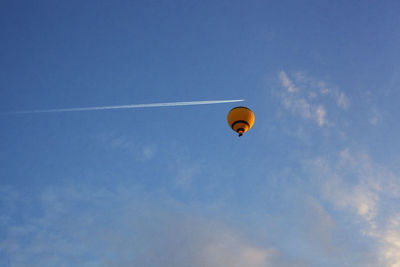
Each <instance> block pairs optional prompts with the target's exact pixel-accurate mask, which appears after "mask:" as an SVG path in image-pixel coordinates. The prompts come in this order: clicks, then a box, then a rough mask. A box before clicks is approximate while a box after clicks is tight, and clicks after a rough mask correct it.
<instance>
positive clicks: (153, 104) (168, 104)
mask: <svg viewBox="0 0 400 267" xmlns="http://www.w3.org/2000/svg"><path fill="white" fill-rule="evenodd" d="M242 101H244V99H234V100H205V101H188V102H167V103H151V104H133V105H119V106H101V107H82V108H60V109H43V110H22V111H13V112H7V113H4V114H33V113H55V112H76V111H94V110H109V109H133V108H155V107H177V106H195V105H211V104H224V103H234V102H242Z"/></svg>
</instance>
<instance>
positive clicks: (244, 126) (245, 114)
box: [228, 107, 254, 136]
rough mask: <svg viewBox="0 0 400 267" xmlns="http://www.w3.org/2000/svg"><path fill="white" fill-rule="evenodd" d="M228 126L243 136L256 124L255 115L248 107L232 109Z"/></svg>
mask: <svg viewBox="0 0 400 267" xmlns="http://www.w3.org/2000/svg"><path fill="white" fill-rule="evenodd" d="M228 124H229V126H230V127H231V128H232V130H234V131H235V132H237V133H238V134H239V136H242V135H243V133H245V132H247V131H248V130H250V128H251V126H253V124H254V114H253V111H251V109H249V108H246V107H235V108H233V109H231V111H229V113H228Z"/></svg>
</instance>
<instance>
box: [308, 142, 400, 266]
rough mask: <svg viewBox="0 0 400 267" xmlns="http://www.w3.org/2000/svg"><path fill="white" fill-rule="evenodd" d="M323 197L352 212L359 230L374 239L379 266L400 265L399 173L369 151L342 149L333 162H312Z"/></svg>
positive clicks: (318, 160) (324, 160)
mask: <svg viewBox="0 0 400 267" xmlns="http://www.w3.org/2000/svg"><path fill="white" fill-rule="evenodd" d="M312 166H313V170H314V171H315V180H314V182H316V183H318V184H319V185H320V189H321V191H320V192H321V196H322V198H323V199H325V200H327V201H329V202H330V203H332V204H333V205H334V206H335V207H336V209H338V210H341V211H344V212H349V215H350V216H354V219H355V222H357V224H359V226H360V228H359V229H360V232H359V233H360V234H362V235H364V236H366V237H369V238H371V239H373V240H375V246H376V247H377V251H378V252H379V255H378V258H376V261H377V262H379V263H380V264H381V265H380V266H400V223H399V219H400V208H399V207H398V206H397V205H396V203H398V201H399V200H400V177H398V176H396V175H395V174H394V173H393V172H391V171H390V170H387V169H386V168H385V167H384V166H381V165H380V164H377V163H375V162H374V161H373V160H372V159H371V158H370V156H369V155H368V154H366V153H354V152H351V151H350V150H349V149H345V150H343V151H342V152H341V153H340V154H339V155H338V158H337V161H335V162H333V161H330V160H328V159H322V158H320V159H317V160H315V161H313V162H312Z"/></svg>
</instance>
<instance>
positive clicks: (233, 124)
mask: <svg viewBox="0 0 400 267" xmlns="http://www.w3.org/2000/svg"><path fill="white" fill-rule="evenodd" d="M237 123H244V124H246V125H247V126H249V128H250V124H249V123H248V122H247V121H241V120H239V121H235V122H234V123H232V125H231V127H232V129H233V127H234V126H235V125H236V124H237Z"/></svg>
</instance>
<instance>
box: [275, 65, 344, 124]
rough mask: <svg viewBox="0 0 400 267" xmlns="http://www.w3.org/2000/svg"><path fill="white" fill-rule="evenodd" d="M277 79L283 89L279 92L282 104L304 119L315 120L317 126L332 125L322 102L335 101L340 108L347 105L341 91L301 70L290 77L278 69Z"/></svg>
mask: <svg viewBox="0 0 400 267" xmlns="http://www.w3.org/2000/svg"><path fill="white" fill-rule="evenodd" d="M279 79H280V83H281V86H282V87H283V89H284V90H283V91H282V92H281V99H282V103H283V106H284V107H285V108H286V109H287V110H289V111H291V112H292V113H294V114H297V115H299V116H301V117H302V118H304V119H310V120H313V121H315V122H316V123H317V124H318V125H319V126H327V125H332V123H331V122H330V121H329V120H328V112H327V107H326V104H324V103H328V104H329V103H335V106H336V107H339V108H340V109H347V108H348V107H349V100H348V98H347V96H346V95H345V94H344V93H343V92H340V91H339V90H338V89H336V88H332V87H329V86H328V85H327V84H326V83H325V82H324V81H321V80H317V79H314V78H311V77H309V76H307V75H306V74H304V73H302V72H298V73H295V74H293V78H290V77H289V75H288V74H287V73H286V72H285V71H280V72H279Z"/></svg>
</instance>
